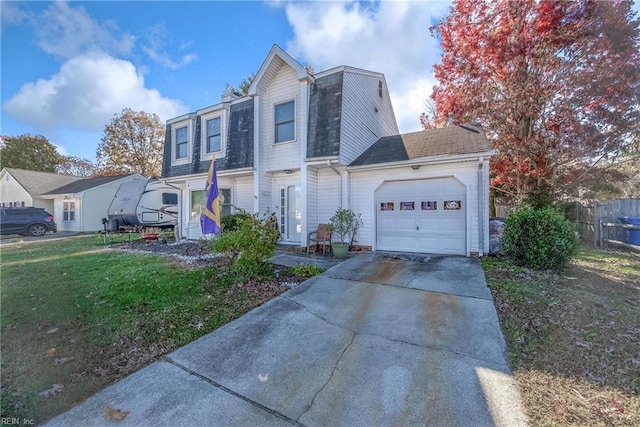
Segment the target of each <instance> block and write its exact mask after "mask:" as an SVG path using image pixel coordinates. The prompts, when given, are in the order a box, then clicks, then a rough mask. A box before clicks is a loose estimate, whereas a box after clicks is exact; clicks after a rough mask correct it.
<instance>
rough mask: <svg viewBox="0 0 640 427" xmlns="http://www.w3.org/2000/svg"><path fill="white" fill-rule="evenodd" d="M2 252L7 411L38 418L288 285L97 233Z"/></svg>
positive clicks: (0, 322) (6, 414)
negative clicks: (119, 246)
mask: <svg viewBox="0 0 640 427" xmlns="http://www.w3.org/2000/svg"><path fill="white" fill-rule="evenodd" d="M1 251H2V252H1V254H0V255H1V260H2V263H1V270H0V275H1V276H0V278H1V280H2V287H1V303H2V313H1V317H0V328H1V333H2V342H1V353H2V373H1V379H2V388H1V399H2V417H3V418H4V417H13V418H20V419H23V418H26V419H31V420H34V421H35V422H37V423H39V422H42V421H44V420H47V419H49V418H51V417H52V416H54V415H56V414H58V413H60V412H62V411H64V410H66V409H68V408H70V407H71V406H72V405H74V404H77V403H78V402H81V401H82V400H84V399H86V398H87V397H89V396H91V395H92V394H94V393H95V392H97V391H98V390H100V389H102V388H103V387H104V386H105V385H107V384H109V383H112V382H113V381H115V380H116V379H118V378H121V377H123V376H125V375H127V374H130V373H132V372H134V371H136V370H138V369H139V368H141V367H142V366H144V365H147V364H148V363H150V362H151V361H153V360H155V359H157V358H159V357H160V356H162V355H164V354H166V353H168V352H170V351H171V350H173V349H175V348H177V347H179V346H182V345H184V344H187V343H189V342H191V341H193V340H194V339H196V338H198V337H200V336H202V335H204V334H207V333H209V332H211V331H213V330H214V329H216V328H217V327H219V326H221V325H222V324H224V323H226V322H229V321H230V320H233V319H235V318H237V317H239V316H241V315H243V314H244V313H246V312H247V311H249V310H251V309H252V308H254V307H256V306H258V305H260V304H262V303H263V302H264V301H265V300H266V299H268V298H271V297H273V296H275V295H277V294H278V293H280V292H282V291H284V290H285V288H283V287H280V286H278V285H277V284H274V283H263V284H260V283H259V284H256V283H253V284H243V283H240V282H239V281H238V279H237V278H235V277H234V276H233V275H230V274H225V273H224V272H223V271H222V270H216V269H215V268H211V267H208V268H199V269H195V268H187V267H185V266H181V265H180V264H178V263H176V262H168V261H167V260H166V259H164V258H161V257H159V256H149V255H142V254H132V253H125V252H119V251H111V250H107V249H106V248H105V246H104V244H103V240H102V238H101V237H99V236H84V237H78V238H73V239H65V240H55V241H43V242H38V243H16V244H11V245H4V246H2V247H1ZM261 286H262V289H260V288H261Z"/></svg>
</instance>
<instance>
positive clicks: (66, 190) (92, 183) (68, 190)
mask: <svg viewBox="0 0 640 427" xmlns="http://www.w3.org/2000/svg"><path fill="white" fill-rule="evenodd" d="M128 176H131V175H118V176H102V177H98V178H84V179H80V180H79V181H75V182H71V183H69V184H67V185H63V186H62V187H58V188H56V189H54V190H51V191H49V192H47V193H44V194H47V195H54V194H72V193H80V192H82V191H86V190H90V189H92V188H96V187H99V186H101V185H104V184H108V183H110V182H113V181H117V180H119V179H122V178H126V177H128Z"/></svg>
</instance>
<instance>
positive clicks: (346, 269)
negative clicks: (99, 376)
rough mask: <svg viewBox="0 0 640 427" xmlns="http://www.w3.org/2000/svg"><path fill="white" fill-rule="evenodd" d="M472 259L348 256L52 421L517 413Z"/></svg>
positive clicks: (406, 418)
mask: <svg viewBox="0 0 640 427" xmlns="http://www.w3.org/2000/svg"><path fill="white" fill-rule="evenodd" d="M504 347H505V345H504V341H503V338H502V334H501V332H500V329H499V326H498V320H497V317H496V312H495V309H494V307H493V302H492V300H491V294H490V293H489V290H488V288H487V285H486V283H485V279H484V274H483V272H482V269H481V267H480V263H479V261H478V260H477V259H469V258H462V257H435V256H433V257H416V256H414V255H411V256H398V255H390V254H386V255H385V254H382V253H367V254H364V255H356V256H353V257H352V258H351V259H349V260H347V261H345V262H343V263H341V264H339V265H337V266H335V267H333V268H331V269H329V270H328V271H327V272H325V273H324V274H323V275H321V276H318V277H315V278H313V279H310V280H308V281H306V282H305V283H303V284H301V285H299V286H298V287H296V288H294V289H292V290H291V291H288V292H286V293H284V294H282V295H281V296H279V297H276V298H274V299H272V300H271V301H269V302H267V303H266V304H264V305H263V306H261V307H259V308H257V309H255V310H253V311H251V312H250V313H248V314H247V315H245V316H243V317H242V318H240V319H237V320H236V321H234V322H231V323H229V324H227V325H225V326H223V327H221V328H219V329H218V330H216V331H214V332H213V333H211V334H209V335H206V336H204V337H202V338H201V339H199V340H197V341H195V342H193V343H191V344H189V345H187V346H185V347H182V348H180V349H178V350H176V351H175V352H173V353H171V354H169V355H168V356H167V357H165V358H164V359H163V360H161V361H158V362H155V363H153V364H151V365H150V366H148V367H146V368H144V369H142V370H140V371H138V372H137V373H135V374H133V375H131V376H129V377H127V378H125V379H123V380H122V381H120V382H118V383H116V384H114V385H112V386H110V387H108V388H106V389H104V390H103V391H101V392H99V393H98V394H96V395H95V396H93V397H91V398H90V399H88V400H87V401H85V402H83V403H82V404H80V405H78V406H77V407H75V408H73V409H71V410H70V411H68V412H66V413H64V414H62V415H60V416H59V417H56V418H54V419H53V420H51V421H50V422H49V425H51V426H68V425H114V424H113V423H114V421H108V420H105V419H103V418H102V413H103V410H104V408H105V407H107V406H111V407H114V408H118V409H121V410H123V411H128V412H129V415H128V416H127V417H126V418H125V419H124V420H122V421H118V422H117V423H118V425H154V426H155V425H204V426H226V425H232V426H235V425H246V426H268V425H291V424H297V425H308V426H386V425H411V426H412V425H428V426H471V425H473V426H493V425H498V426H520V425H525V424H526V419H525V417H524V415H523V413H522V410H521V407H520V404H519V400H518V394H517V391H516V389H515V387H514V384H513V381H512V378H511V375H510V372H509V369H508V366H507V364H506V362H505V359H504V355H503V352H504Z"/></svg>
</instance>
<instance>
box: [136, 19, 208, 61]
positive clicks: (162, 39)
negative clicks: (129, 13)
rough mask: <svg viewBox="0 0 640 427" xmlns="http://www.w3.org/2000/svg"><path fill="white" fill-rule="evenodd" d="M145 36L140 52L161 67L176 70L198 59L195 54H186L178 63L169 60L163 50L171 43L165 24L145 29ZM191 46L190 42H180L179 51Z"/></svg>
mask: <svg viewBox="0 0 640 427" xmlns="http://www.w3.org/2000/svg"><path fill="white" fill-rule="evenodd" d="M145 34H146V37H145V38H146V44H144V45H142V46H141V48H142V51H143V52H144V53H146V54H147V55H148V56H149V58H151V59H152V60H153V61H155V62H157V63H158V64H160V65H162V66H163V67H166V68H169V69H172V70H177V69H178V68H182V67H184V66H186V65H188V64H189V63H191V62H193V61H195V60H196V59H197V58H198V55H196V54H195V53H187V54H185V55H182V57H181V58H180V60H179V61H174V60H173V59H171V57H170V56H169V54H168V53H167V52H166V50H165V46H166V45H167V44H168V43H169V42H170V41H171V36H170V34H169V32H168V31H167V29H166V27H165V24H164V23H160V24H156V25H154V26H153V27H151V28H149V29H147V31H146V32H145ZM190 45H191V42H182V43H181V45H180V50H184V49H186V48H187V47H189V46H190Z"/></svg>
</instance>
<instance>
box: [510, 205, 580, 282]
mask: <svg viewBox="0 0 640 427" xmlns="http://www.w3.org/2000/svg"><path fill="white" fill-rule="evenodd" d="M576 245H577V241H576V233H575V227H574V225H573V224H572V223H571V222H570V221H568V220H566V219H565V218H564V216H563V215H562V214H561V213H560V212H558V211H557V210H556V209H554V208H551V207H546V208H542V209H534V208H526V209H521V210H519V211H517V212H514V213H513V214H511V215H509V216H508V217H507V219H506V221H505V224H504V232H503V235H502V253H503V255H504V256H505V257H506V258H507V259H508V260H509V261H510V262H512V263H514V264H516V265H519V266H523V267H528V268H533V269H536V270H547V269H551V270H559V269H561V268H562V267H563V266H564V265H565V263H566V262H567V260H568V259H569V257H570V256H571V255H572V254H573V253H574V251H575V249H576Z"/></svg>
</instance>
